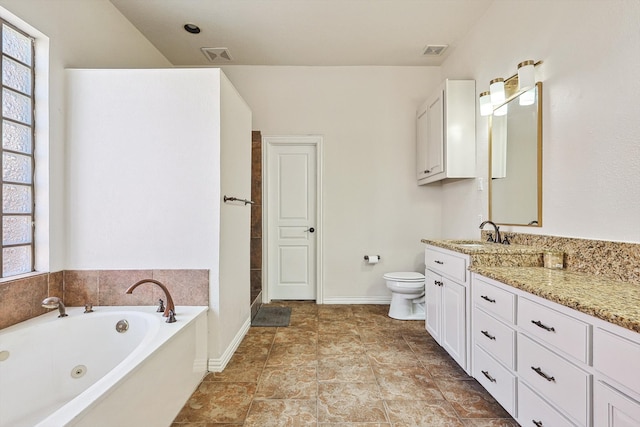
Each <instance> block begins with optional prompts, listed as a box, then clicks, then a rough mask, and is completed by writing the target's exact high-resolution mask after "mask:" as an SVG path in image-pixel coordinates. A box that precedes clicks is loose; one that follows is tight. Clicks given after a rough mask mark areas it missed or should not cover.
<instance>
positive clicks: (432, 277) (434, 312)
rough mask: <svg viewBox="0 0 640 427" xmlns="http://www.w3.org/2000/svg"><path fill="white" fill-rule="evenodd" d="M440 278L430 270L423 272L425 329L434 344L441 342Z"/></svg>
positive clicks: (441, 284)
mask: <svg viewBox="0 0 640 427" xmlns="http://www.w3.org/2000/svg"><path fill="white" fill-rule="evenodd" d="M442 286H443V283H442V277H441V276H440V275H439V274H436V273H434V272H432V271H431V270H426V271H425V281H424V294H425V307H426V315H425V320H426V321H425V327H426V329H427V331H428V332H429V333H430V334H431V336H432V337H433V339H435V340H436V342H438V343H440V342H441V336H440V331H441V325H440V319H441V316H442Z"/></svg>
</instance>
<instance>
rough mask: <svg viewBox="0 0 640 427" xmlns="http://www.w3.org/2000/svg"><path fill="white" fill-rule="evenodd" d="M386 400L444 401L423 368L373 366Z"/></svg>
mask: <svg viewBox="0 0 640 427" xmlns="http://www.w3.org/2000/svg"><path fill="white" fill-rule="evenodd" d="M372 368H373V373H374V375H375V377H376V380H377V382H378V385H379V386H380V392H381V394H382V398H383V399H384V400H428V401H434V400H444V397H443V396H442V393H441V392H440V390H439V389H438V387H437V385H436V383H435V381H433V379H432V378H431V375H429V372H428V371H427V370H426V369H425V368H424V367H422V366H411V367H403V366H393V365H383V364H373V365H372Z"/></svg>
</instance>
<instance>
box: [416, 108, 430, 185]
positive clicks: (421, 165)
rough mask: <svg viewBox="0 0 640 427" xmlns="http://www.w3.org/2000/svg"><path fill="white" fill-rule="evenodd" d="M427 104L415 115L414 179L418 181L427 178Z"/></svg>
mask: <svg viewBox="0 0 640 427" xmlns="http://www.w3.org/2000/svg"><path fill="white" fill-rule="evenodd" d="M427 135H428V127H427V104H426V103H425V104H423V105H422V106H421V107H420V108H419V109H418V112H417V114H416V177H417V178H418V181H419V180H421V179H422V178H426V177H427V175H428V174H427V171H428V166H427Z"/></svg>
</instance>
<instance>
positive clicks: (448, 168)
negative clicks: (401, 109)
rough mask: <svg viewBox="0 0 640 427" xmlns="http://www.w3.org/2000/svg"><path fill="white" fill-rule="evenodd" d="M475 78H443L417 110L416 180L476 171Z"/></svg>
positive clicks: (423, 181)
mask: <svg viewBox="0 0 640 427" xmlns="http://www.w3.org/2000/svg"><path fill="white" fill-rule="evenodd" d="M475 92H476V84H475V80H445V81H444V82H443V83H442V84H441V85H440V86H439V87H438V89H437V90H436V91H435V93H434V94H433V95H432V96H430V97H429V98H428V99H427V101H426V102H425V103H424V104H422V105H421V106H420V108H419V109H418V112H417V114H416V119H417V129H416V136H417V141H416V149H417V156H416V159H417V178H418V184H419V185H422V184H429V183H431V182H436V181H440V180H443V179H447V178H475V175H476V101H475Z"/></svg>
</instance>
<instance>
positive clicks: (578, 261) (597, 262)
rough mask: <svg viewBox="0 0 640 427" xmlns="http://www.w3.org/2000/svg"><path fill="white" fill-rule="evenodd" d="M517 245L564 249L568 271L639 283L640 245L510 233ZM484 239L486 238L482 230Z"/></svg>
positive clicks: (565, 264)
mask: <svg viewBox="0 0 640 427" xmlns="http://www.w3.org/2000/svg"><path fill="white" fill-rule="evenodd" d="M507 234H509V235H512V234H513V238H512V239H511V242H512V243H514V244H520V245H526V246H535V247H538V248H542V249H546V250H549V249H554V250H559V251H562V252H564V254H565V255H564V267H565V269H566V270H571V271H576V272H580V273H587V274H594V275H601V276H608V277H611V278H613V279H617V280H621V281H625V282H632V283H635V284H638V285H640V244H638V243H624V242H610V241H605V240H588V239H577V238H570V237H558V236H544V235H537V234H525V233H511V232H507ZM482 238H483V239H486V232H484V231H483V233H482Z"/></svg>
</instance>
